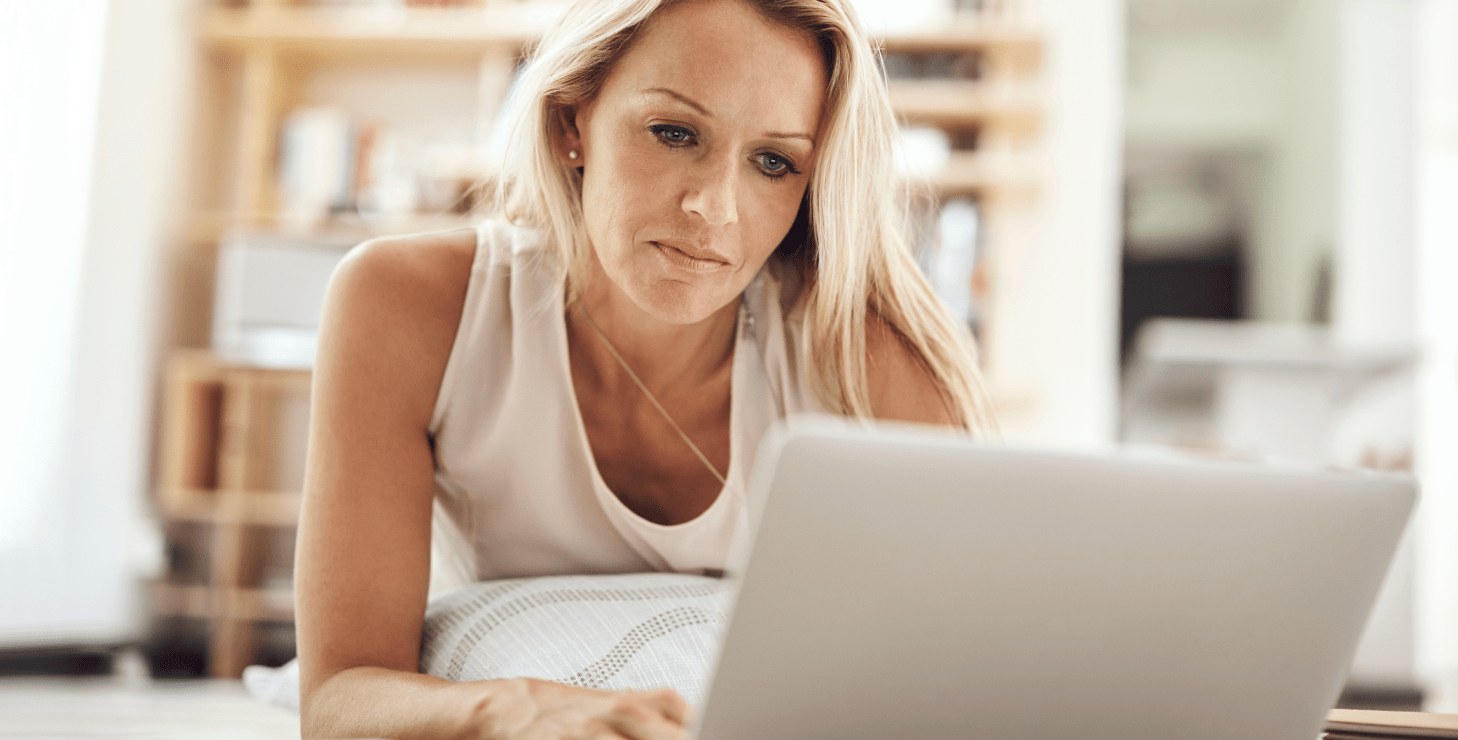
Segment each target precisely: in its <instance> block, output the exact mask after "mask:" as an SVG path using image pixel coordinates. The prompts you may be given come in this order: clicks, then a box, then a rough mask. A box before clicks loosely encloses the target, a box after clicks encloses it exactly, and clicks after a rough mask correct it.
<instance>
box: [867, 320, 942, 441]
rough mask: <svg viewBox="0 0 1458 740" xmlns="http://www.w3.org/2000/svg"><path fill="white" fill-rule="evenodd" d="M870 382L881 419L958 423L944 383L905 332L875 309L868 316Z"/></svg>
mask: <svg viewBox="0 0 1458 740" xmlns="http://www.w3.org/2000/svg"><path fill="white" fill-rule="evenodd" d="M866 385H867V390H869V391H870V394H871V413H872V414H873V415H874V416H875V417H876V418H877V419H885V420H887V421H909V422H915V423H919V424H938V425H943V426H953V425H955V424H956V423H957V422H956V415H955V414H953V413H952V407H951V404H950V403H949V401H948V398H947V394H946V391H945V390H944V389H943V388H942V387H941V384H940V383H938V382H937V379H936V378H935V377H934V376H933V375H932V373H931V371H930V370H929V369H928V368H927V366H926V364H925V363H924V362H922V361H921V359H920V358H918V357H917V356H916V353H915V352H914V351H913V350H912V348H911V347H910V346H908V345H907V343H906V340H905V339H904V338H902V336H901V333H900V332H898V331H896V329H895V328H894V327H892V326H891V324H890V323H888V322H887V321H886V320H885V319H883V318H881V317H880V316H879V315H877V314H876V313H875V312H874V311H872V312H868V313H867V315H866Z"/></svg>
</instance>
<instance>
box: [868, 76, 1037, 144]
mask: <svg viewBox="0 0 1458 740" xmlns="http://www.w3.org/2000/svg"><path fill="white" fill-rule="evenodd" d="M889 87H890V93H891V107H893V108H895V109H896V112H897V114H898V115H901V116H902V117H904V118H905V119H906V120H907V121H909V122H912V123H932V124H941V125H977V124H988V123H991V124H993V125H997V126H1000V127H1003V128H1007V129H1011V130H1018V131H1022V130H1031V129H1036V128H1037V126H1038V125H1039V123H1040V122H1041V120H1042V107H1041V105H1040V103H1039V100H1038V98H1039V95H1038V91H1037V89H1036V88H1033V87H1030V86H1025V85H988V84H986V83H978V82H956V81H941V80H934V81H926V80H892V81H891V84H890V86H889Z"/></svg>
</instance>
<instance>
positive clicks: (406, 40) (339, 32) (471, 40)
mask: <svg viewBox="0 0 1458 740" xmlns="http://www.w3.org/2000/svg"><path fill="white" fill-rule="evenodd" d="M564 9H565V6H564V5H562V4H560V3H557V2H498V3H492V4H491V5H488V6H487V7H485V8H410V9H402V8H309V7H296V8H289V7H279V8H271V7H264V8H254V9H246V8H245V9H229V8H219V9H216V10H213V11H211V12H209V13H208V14H207V18H206V20H205V21H204V24H203V38H204V39H205V40H207V41H209V42H211V43H214V44H217V45H221V46H228V47H239V48H250V47H262V46H272V47H275V48H279V49H286V50H293V51H304V52H311V53H322V54H330V53H347V52H369V53H371V54H381V53H384V54H389V53H407V54H413V55H422V54H423V55H442V54H446V55H450V54H455V55H465V54H479V53H481V52H484V51H486V50H489V49H494V48H501V47H521V46H524V45H527V44H530V43H532V42H534V41H535V40H536V39H537V38H538V37H539V36H541V34H542V32H544V31H546V30H547V28H548V27H549V26H550V25H551V24H552V23H553V22H554V21H555V20H556V19H557V17H558V16H559V15H560V14H561V13H562V12H563V10H564Z"/></svg>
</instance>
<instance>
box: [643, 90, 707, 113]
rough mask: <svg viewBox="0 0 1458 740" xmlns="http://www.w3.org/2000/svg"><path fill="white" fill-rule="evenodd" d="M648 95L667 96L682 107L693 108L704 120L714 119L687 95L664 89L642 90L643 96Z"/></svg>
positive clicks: (705, 109)
mask: <svg viewBox="0 0 1458 740" xmlns="http://www.w3.org/2000/svg"><path fill="white" fill-rule="evenodd" d="M649 93H658V94H659V95H667V96H668V97H670V98H673V99H675V100H677V101H679V102H680V103H683V104H684V105H687V106H688V107H690V108H693V109H694V110H696V111H698V112H699V113H700V114H701V115H703V116H704V117H706V118H713V117H714V114H713V113H710V112H709V111H708V109H707V108H705V107H704V106H702V105H699V104H698V103H695V102H694V101H693V99H692V98H690V97H688V96H687V95H683V94H681V93H677V92H674V91H673V90H670V89H668V88H666V87H650V88H648V89H647V90H644V91H643V94H644V95H647V94H649Z"/></svg>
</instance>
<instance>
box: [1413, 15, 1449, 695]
mask: <svg viewBox="0 0 1458 740" xmlns="http://www.w3.org/2000/svg"><path fill="white" fill-rule="evenodd" d="M1417 6H1418V10H1417V13H1418V19H1417V23H1416V27H1417V44H1416V48H1417V66H1418V76H1417V101H1418V105H1417V121H1418V123H1417V126H1418V135H1417V137H1416V144H1417V146H1416V149H1417V152H1416V157H1417V173H1416V179H1417V198H1416V202H1417V216H1416V218H1417V230H1416V242H1417V249H1416V252H1417V254H1416V259H1417V264H1416V266H1415V273H1416V285H1415V288H1416V299H1417V300H1416V310H1417V314H1418V320H1417V334H1418V337H1419V340H1420V341H1421V343H1422V348H1423V359H1422V366H1421V368H1420V370H1419V379H1418V398H1419V399H1420V402H1419V404H1418V440H1417V442H1418V449H1417V457H1418V459H1417V466H1418V474H1419V476H1420V480H1421V482H1422V484H1423V501H1422V504H1421V507H1420V509H1419V518H1418V522H1417V524H1418V530H1417V537H1418V541H1417V545H1418V547H1417V551H1418V570H1417V594H1418V603H1417V649H1418V670H1419V672H1420V674H1421V675H1423V676H1424V677H1425V678H1427V679H1428V680H1429V681H1431V682H1433V684H1434V685H1435V686H1437V687H1439V688H1440V696H1439V701H1438V702H1435V703H1434V704H1433V705H1432V706H1429V707H1428V708H1429V709H1431V710H1435V711H1444V712H1458V535H1455V533H1458V289H1455V286H1458V213H1455V210H1454V204H1458V44H1454V43H1453V39H1454V38H1458V0H1418V1H1417Z"/></svg>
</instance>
